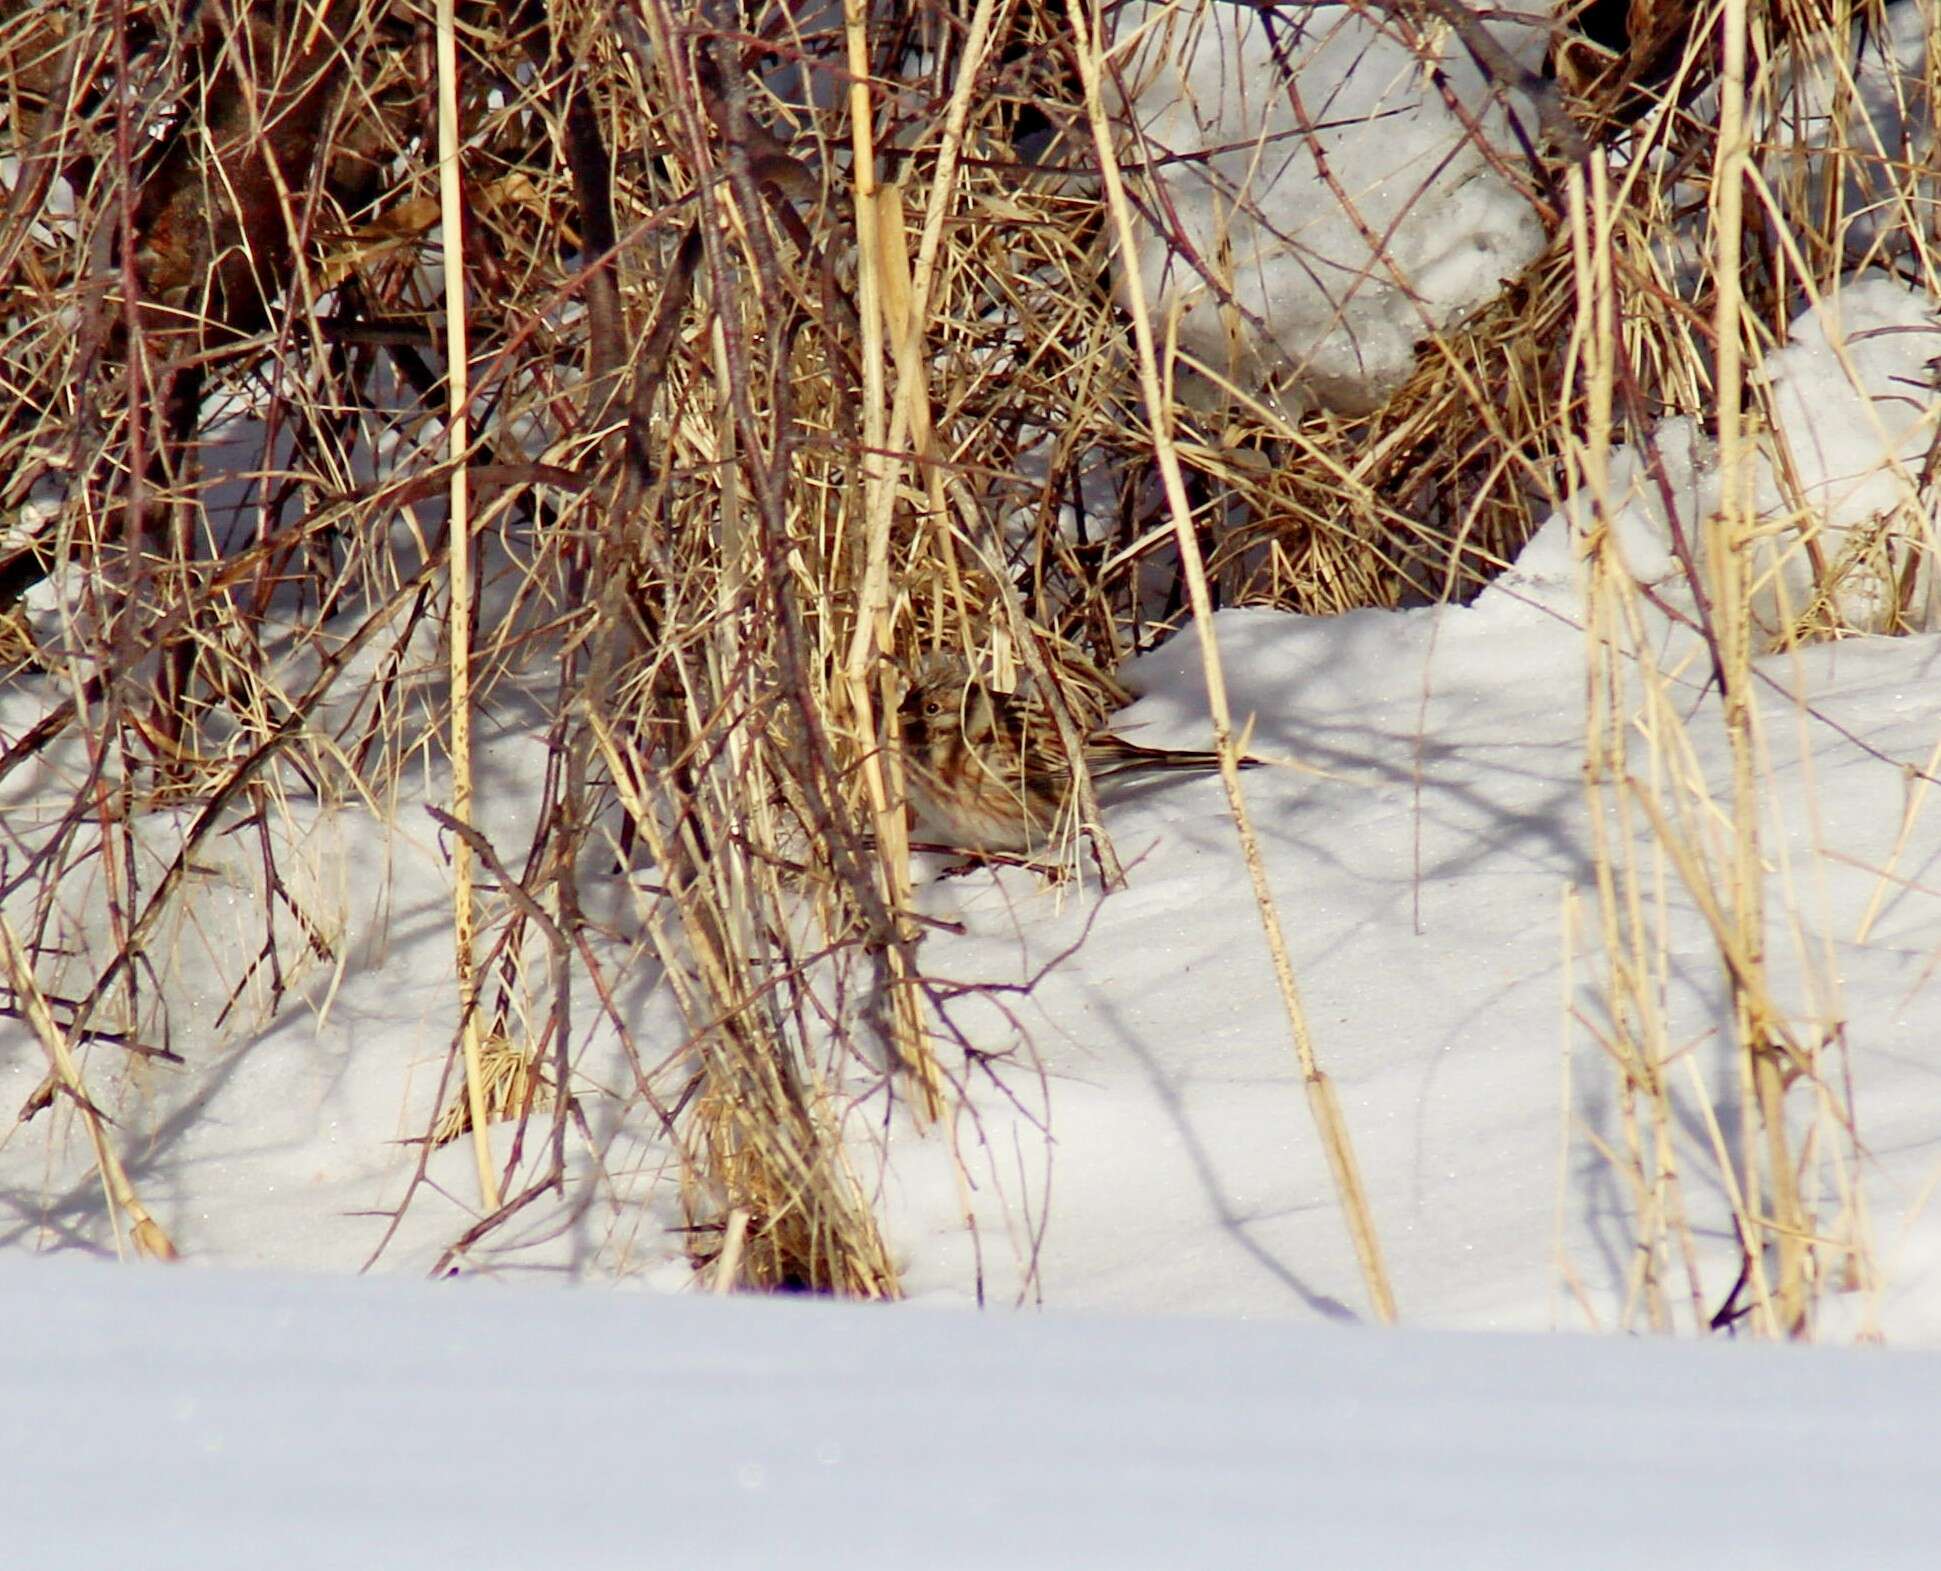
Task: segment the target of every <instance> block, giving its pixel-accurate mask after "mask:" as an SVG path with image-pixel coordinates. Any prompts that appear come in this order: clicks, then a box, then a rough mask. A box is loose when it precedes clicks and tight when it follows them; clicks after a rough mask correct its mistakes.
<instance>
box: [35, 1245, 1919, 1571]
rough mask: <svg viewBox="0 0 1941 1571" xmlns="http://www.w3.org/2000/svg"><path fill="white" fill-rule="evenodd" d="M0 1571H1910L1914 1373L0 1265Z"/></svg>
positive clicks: (1151, 1322) (1416, 1336)
mask: <svg viewBox="0 0 1941 1571" xmlns="http://www.w3.org/2000/svg"><path fill="white" fill-rule="evenodd" d="M0 1316H4V1318H5V1321H6V1324H7V1327H8V1333H7V1336H6V1338H5V1341H4V1343H0V1387H3V1388H4V1389H5V1391H6V1393H7V1402H6V1405H5V1409H4V1413H0V1433H3V1434H4V1436H5V1441H4V1445H5V1454H6V1458H7V1465H6V1483H5V1486H4V1489H5V1495H4V1497H5V1499H6V1501H7V1526H6V1558H7V1563H8V1564H9V1565H13V1566H20V1567H23V1568H29V1567H31V1568H32V1571H99V1568H101V1567H104V1566H128V1567H139V1568H141V1571H177V1568H181V1571H229V1568H232V1567H233V1568H237V1571H241V1568H251V1571H254V1568H257V1567H262V1566H275V1567H278V1568H279V1571H312V1568H314V1571H342V1568H344V1567H357V1568H360V1571H390V1568H393V1567H396V1568H405V1567H410V1568H414V1571H422V1568H427V1567H444V1566H474V1567H478V1568H480V1571H499V1568H514V1567H517V1568H521V1571H528V1568H534V1567H574V1568H585V1571H606V1568H619V1567H635V1566H639V1567H648V1566H656V1567H658V1566H690V1565H709V1566H726V1567H750V1568H755V1567H760V1568H768V1567H777V1566H786V1567H789V1568H792V1571H823V1568H828V1571H851V1568H854V1567H858V1566H911V1567H917V1566H921V1567H935V1568H940V1571H941V1568H954V1567H996V1566H1003V1567H1014V1568H1034V1567H1081V1566H1084V1567H1090V1566H1109V1567H1115V1568H1126V1567H1154V1568H1165V1571H1177V1568H1180V1567H1187V1566H1232V1567H1255V1566H1262V1567H1264V1566H1303V1565H1333V1566H1352V1567H1357V1568H1370V1571H1382V1568H1389V1567H1394V1568H1398V1571H1401V1568H1407V1571H1416V1568H1419V1567H1423V1566H1429V1565H1434V1566H1446V1567H1451V1568H1476V1571H1483V1568H1489V1571H1499V1568H1504V1567H1510V1566H1519V1567H1520V1566H1554V1567H1570V1568H1573V1571H1581V1568H1598V1567H1607V1566H1608V1567H1623V1568H1625V1571H1633V1568H1635V1567H1638V1566H1659V1567H1693V1568H1700V1567H1703V1568H1706V1571H1714V1568H1718V1567H1728V1566H1730V1567H1738V1566H1757V1567H1760V1568H1762V1571H1790V1568H1794V1567H1798V1568H1807V1567H1814V1568H1818V1567H1826V1566H1865V1567H1868V1568H1870V1571H1891V1568H1898V1567H1909V1568H1912V1567H1927V1566H1931V1565H1932V1564H1933V1563H1934V1545H1935V1543H1936V1542H1937V1541H1938V1540H1941V1489H1937V1488H1936V1487H1935V1485H1936V1472H1937V1466H1936V1462H1935V1457H1936V1455H1937V1454H1941V1358H1937V1357H1936V1356H1935V1355H1931V1354H1910V1353H1888V1354H1882V1353H1867V1352H1856V1351H1819V1352H1814V1353H1805V1352H1801V1351H1798V1350H1791V1349H1778V1348H1754V1347H1739V1348H1695V1347H1689V1346H1676V1345H1671V1344H1666V1343H1656V1344H1652V1343H1639V1342H1627V1341H1621V1340H1607V1341H1601V1342H1593V1341H1588V1340H1585V1339H1581V1338H1571V1339H1540V1338H1530V1337H1497V1336H1486V1337H1456V1336H1448V1335H1435V1334H1430V1333H1398V1334H1393V1335H1356V1334H1353V1333H1349V1332H1344V1331H1339V1330H1335V1329H1332V1328H1326V1327H1296V1326H1287V1325H1264V1324H1257V1323H1255V1324H1249V1323H1244V1322H1238V1321H1228V1322H1222V1321H1216V1320H1196V1319H1177V1320H1165V1319H1145V1320H1123V1319H1112V1318H1103V1317H1071V1318H1066V1317H1045V1318H1032V1319H1016V1318H1010V1317H1004V1318H995V1317H991V1316H983V1317H972V1316H969V1315H964V1314H959V1313H938V1314H921V1313H908V1312H903V1313H898V1312H894V1311H885V1310H881V1309H866V1308H858V1307H849V1306H839V1305H831V1304H811V1303H751V1302H747V1301H732V1300H730V1301H694V1300H681V1299H639V1298H631V1299H629V1298H616V1297H613V1296H611V1295H605V1294H601V1295H594V1294H585V1293H567V1294H561V1293H551V1294H536V1293H530V1292H522V1291H505V1290H501V1289H497V1288H491V1287H480V1286H444V1287H433V1286H427V1285H410V1284H404V1283H396V1282H387V1283H372V1282H341V1281H327V1280H316V1279H298V1278H290V1277H262V1276H254V1275H241V1274H237V1275H231V1274H227V1273H213V1272H207V1273H188V1272H175V1273H169V1274H166V1275H161V1274H157V1273H155V1272H152V1271H115V1270H113V1269H111V1268H106V1267H101V1266H87V1265H79V1264H71V1263H63V1262H50V1261H34V1262H29V1261H23V1260H18V1259H14V1260H4V1261H0Z"/></svg>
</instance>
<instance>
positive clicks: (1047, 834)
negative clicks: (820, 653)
mask: <svg viewBox="0 0 1941 1571" xmlns="http://www.w3.org/2000/svg"><path fill="white" fill-rule="evenodd" d="M899 718H900V721H901V725H902V732H903V774H904V783H905V785H906V786H907V787H908V790H909V793H910V800H911V802H912V803H913V804H914V806H915V807H916V810H917V816H918V818H919V819H920V820H921V821H922V823H923V825H924V826H925V827H926V828H927V829H928V830H929V831H930V832H931V833H933V834H935V835H937V836H938V837H940V838H941V839H943V840H944V841H946V842H948V843H949V844H951V845H954V846H958V847H961V848H962V849H964V850H966V851H992V852H1005V853H1010V854H1013V855H1021V856H1031V855H1035V854H1038V853H1040V852H1043V851H1045V850H1048V849H1049V848H1050V847H1051V846H1052V845H1053V843H1054V842H1055V841H1056V840H1057V838H1058V835H1059V833H1060V831H1061V829H1062V828H1063V827H1064V826H1063V825H1062V823H1061V820H1062V819H1063V818H1064V817H1065V816H1066V814H1067V812H1068V810H1069V803H1070V798H1071V791H1072V773H1071V768H1070V765H1069V764H1068V762H1067V761H1066V755H1065V750H1064V748H1063V746H1062V745H1061V744H1060V741H1059V736H1058V728H1057V726H1056V724H1055V723H1054V722H1053V720H1052V718H1051V716H1050V715H1049V714H1048V713H1046V712H1045V711H1044V709H1043V708H1042V706H1040V705H1037V704H1034V703H1032V702H1030V701H1029V700H1026V699H1023V698H1019V697H1017V696H1014V695H1007V694H1002V693H996V692H993V691H992V690H991V687H990V685H989V684H988V683H987V682H986V681H985V680H984V679H983V678H982V677H979V676H976V675H974V674H973V673H972V672H971V670H970V669H969V667H968V666H967V665H966V664H965V663H964V662H963V661H962V660H961V659H958V658H957V657H955V656H952V655H935V656H932V657H931V658H930V659H928V660H927V661H925V663H924V664H923V666H922V667H921V668H920V669H919V670H918V672H917V676H916V680H915V681H914V682H913V683H912V684H911V686H910V690H909V692H908V693H907V694H906V695H905V696H904V700H903V704H902V707H901V710H900V712H899ZM1085 762H1086V765H1087V768H1088V769H1089V770H1090V772H1091V774H1092V776H1093V778H1094V779H1099V778H1102V777H1106V776H1117V775H1120V774H1124V773H1128V772H1131V771H1135V770H1148V769H1199V770H1206V769H1217V768H1218V767H1219V760H1218V758H1217V757H1216V756H1215V755H1214V754H1212V753H1186V752H1168V751H1165V750H1163V749H1159V748H1147V747H1140V746H1138V745H1137V744H1135V743H1132V742H1128V741H1126V740H1124V739H1123V738H1121V737H1116V736H1111V735H1109V734H1107V733H1104V732H1101V731H1093V732H1092V733H1091V734H1090V735H1089V736H1088V737H1087V738H1086V741H1085Z"/></svg>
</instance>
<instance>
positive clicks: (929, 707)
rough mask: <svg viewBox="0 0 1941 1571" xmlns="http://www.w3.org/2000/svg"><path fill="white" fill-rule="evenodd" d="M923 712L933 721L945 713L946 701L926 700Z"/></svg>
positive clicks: (939, 699) (937, 699) (938, 699)
mask: <svg viewBox="0 0 1941 1571" xmlns="http://www.w3.org/2000/svg"><path fill="white" fill-rule="evenodd" d="M923 712H924V713H925V714H926V715H928V716H929V717H930V718H931V719H933V720H934V719H936V718H937V716H939V715H941V714H942V713H943V712H944V701H943V700H942V699H941V698H926V699H925V700H924V702H923Z"/></svg>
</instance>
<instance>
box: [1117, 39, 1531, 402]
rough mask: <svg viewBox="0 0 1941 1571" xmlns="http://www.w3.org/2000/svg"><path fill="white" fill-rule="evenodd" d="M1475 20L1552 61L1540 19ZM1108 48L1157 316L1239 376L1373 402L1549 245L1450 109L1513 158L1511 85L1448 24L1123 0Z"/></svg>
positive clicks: (1283, 393)
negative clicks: (1431, 33) (1437, 29)
mask: <svg viewBox="0 0 1941 1571" xmlns="http://www.w3.org/2000/svg"><path fill="white" fill-rule="evenodd" d="M1479 26H1481V27H1482V28H1483V29H1484V30H1485V31H1487V32H1488V33H1489V34H1490V35H1491V36H1492V37H1493V38H1494V39H1495V41H1496V42H1497V43H1498V44H1499V45H1500V46H1502V47H1503V48H1504V49H1505V50H1506V51H1507V53H1508V54H1509V55H1510V56H1512V57H1513V58H1517V59H1519V60H1520V61H1521V62H1522V63H1523V64H1524V65H1525V66H1531V65H1534V64H1535V63H1536V62H1537V61H1539V60H1540V59H1541V58H1542V54H1543V49H1544V45H1545V42H1546V39H1547V36H1548V34H1547V19H1545V18H1541V17H1536V16H1531V17H1515V16H1509V15H1507V14H1499V15H1498V16H1497V17H1496V18H1495V19H1492V20H1490V21H1487V22H1482V23H1479ZM1113 43H1114V47H1115V49H1116V51H1117V55H1118V58H1117V65H1118V75H1117V76H1116V77H1115V78H1114V79H1113V83H1114V88H1115V94H1114V98H1113V103H1114V106H1115V108H1117V110H1118V111H1119V113H1120V115H1121V117H1122V118H1123V119H1124V120H1125V121H1126V122H1127V123H1129V124H1130V125H1131V126H1132V127H1134V128H1135V135H1134V136H1133V137H1132V138H1131V140H1130V142H1129V145H1128V150H1127V151H1124V152H1122V153H1121V158H1122V159H1123V160H1124V162H1125V164H1126V167H1127V168H1128V169H1129V170H1132V171H1135V172H1139V171H1147V172H1149V174H1150V177H1151V180H1152V183H1153V185H1154V187H1155V188H1156V190H1157V192H1158V195H1157V197H1156V198H1155V199H1154V200H1153V201H1152V202H1151V203H1150V204H1147V205H1144V206H1142V207H1141V209H1140V215H1139V219H1138V222H1137V223H1136V225H1135V229H1136V232H1137V233H1138V235H1139V258H1138V261H1139V274H1140V277H1141V279H1142V280H1143V281H1144V283H1145V287H1146V289H1147V290H1148V292H1149V294H1150V296H1151V298H1150V300H1149V304H1150V305H1151V306H1152V307H1153V308H1154V313H1153V314H1154V320H1155V321H1158V322H1162V323H1163V322H1165V321H1167V319H1168V317H1169V315H1170V313H1171V312H1172V311H1173V310H1174V309H1175V308H1177V310H1178V311H1179V317H1178V334H1179V345H1180V348H1181V349H1182V350H1184V351H1185V352H1186V354H1187V355H1189V356H1190V357H1192V358H1193V359H1195V360H1197V361H1198V362H1199V363H1200V364H1201V365H1202V366H1204V367H1205V368H1207V370H1208V371H1210V372H1211V373H1212V375H1213V377H1215V378H1219V379H1224V380H1225V381H1227V382H1229V383H1231V384H1232V385H1234V386H1236V387H1238V388H1239V389H1240V390H1241V391H1242V392H1244V393H1247V394H1250V395H1252V394H1258V393H1260V392H1262V391H1271V392H1272V393H1273V394H1274V395H1275V396H1277V397H1278V398H1280V399H1281V401H1282V402H1284V403H1285V405H1286V406H1287V407H1288V408H1289V409H1290V410H1298V409H1301V408H1305V407H1306V406H1307V405H1308V404H1310V403H1318V404H1320V405H1322V406H1324V407H1326V408H1330V409H1340V410H1347V411H1351V412H1360V411H1365V410H1369V409H1374V408H1377V407H1379V406H1380V405H1381V404H1382V403H1383V402H1384V401H1385V400H1386V399H1387V398H1388V396H1389V395H1390V394H1391V393H1393V392H1394V391H1395V390H1396V388H1398V387H1400V386H1401V384H1402V383H1403V382H1404V381H1405V380H1406V379H1407V377H1408V375H1409V373H1410V371H1412V370H1413V369H1414V366H1415V358H1416V345H1417V344H1418V343H1419V342H1420V341H1421V340H1423V339H1426V338H1428V337H1430V336H1432V335H1433V334H1435V333H1436V332H1438V331H1440V330H1441V329H1443V328H1445V327H1447V326H1448V325H1450V324H1451V323H1453V322H1456V321H1458V320H1459V319H1460V318H1462V317H1463V316H1464V315H1466V314H1467V313H1468V312H1470V311H1472V310H1474V309H1475V308H1476V307H1478V306H1480V305H1482V304H1483V303H1485V302H1486V301H1488V300H1490V299H1493V298H1494V297H1495V296H1496V295H1497V294H1498V293H1499V292H1500V290H1501V289H1502V286H1503V284H1504V282H1505V281H1506V280H1508V279H1511V278H1514V277H1515V276H1516V275H1517V274H1518V273H1520V272H1521V271H1522V270H1523V269H1524V267H1526V266H1527V265H1528V264H1529V263H1530V262H1532V261H1534V260H1535V259H1536V257H1537V254H1538V253H1539V252H1540V251H1541V250H1542V249H1543V244H1544V234H1543V227H1542V225H1541V224H1540V223H1539V222H1538V220H1537V217H1536V214H1535V212H1534V210H1533V209H1532V207H1531V205H1530V203H1529V201H1528V200H1526V198H1525V197H1524V196H1523V195H1522V194H1520V193H1519V192H1517V191H1516V190H1515V188H1514V187H1513V186H1512V185H1511V183H1510V182H1509V181H1508V180H1507V179H1505V178H1504V177H1503V175H1502V174H1501V173H1499V172H1498V170H1497V169H1495V168H1494V167H1492V165H1491V163H1490V162H1489V161H1488V159H1486V157H1485V156H1484V154H1483V153H1482V152H1481V151H1480V150H1479V149H1478V147H1477V145H1476V143H1475V141H1474V139H1473V137H1472V135H1471V132H1470V127H1469V126H1466V125H1465V124H1464V121H1463V119H1462V118H1459V117H1458V115H1457V114H1456V113H1455V112H1454V111H1453V110H1452V109H1451V108H1450V103H1451V102H1453V103H1455V104H1457V105H1459V106H1460V108H1461V112H1462V115H1463V116H1465V117H1467V118H1468V120H1469V121H1470V122H1471V124H1472V125H1473V126H1474V127H1476V128H1477V130H1479V131H1480V132H1481V134H1482V135H1483V136H1484V137H1485V138H1487V140H1488V142H1489V144H1490V145H1491V146H1493V147H1496V148H1500V149H1504V150H1505V151H1506V152H1507V153H1509V155H1510V157H1511V159H1512V160H1513V161H1514V159H1515V158H1516V153H1515V148H1516V144H1515V142H1514V140H1513V139H1512V137H1511V135H1510V132H1509V129H1508V123H1507V120H1506V117H1505V114H1504V111H1503V107H1502V102H1501V99H1500V97H1499V96H1498V95H1497V94H1496V93H1494V92H1493V91H1492V89H1491V86H1490V84H1489V83H1488V81H1487V80H1486V79H1485V78H1484V76H1483V74H1482V73H1481V72H1480V71H1478V69H1477V68H1476V65H1475V63H1474V62H1473V61H1472V60H1471V59H1470V57H1469V55H1468V53H1467V52H1466V50H1465V49H1464V48H1463V46H1462V44H1461V43H1460V42H1458V41H1457V40H1456V39H1455V38H1454V37H1453V35H1452V36H1450V37H1447V38H1444V39H1442V40H1441V41H1440V42H1439V43H1437V42H1434V41H1430V40H1427V39H1421V38H1417V37H1416V36H1415V34H1414V33H1413V32H1412V31H1411V30H1409V29H1405V28H1404V27H1402V26H1401V25H1399V24H1398V23H1397V22H1396V21H1394V20H1393V19H1389V18H1386V17H1381V18H1378V17H1377V16H1376V15H1375V13H1374V12H1373V11H1363V10H1358V9H1353V8H1346V7H1343V8H1338V9H1325V8H1317V9H1314V10H1311V11H1309V12H1306V13H1301V14H1298V15H1297V14H1296V13H1294V12H1290V13H1288V14H1286V15H1283V16H1282V17H1280V18H1279V19H1278V20H1277V21H1275V22H1273V23H1271V24H1270V23H1269V22H1267V21H1265V20H1263V18H1262V16H1261V15H1260V14H1259V13H1257V12H1255V11H1253V10H1252V9H1250V8H1248V7H1244V6H1237V5H1220V4H1207V5H1201V6H1175V5H1161V4H1129V5H1125V6H1122V7H1119V8H1118V9H1117V10H1116V11H1115V13H1114V21H1113ZM1425 61H1428V62H1433V63H1434V65H1435V67H1436V72H1437V75H1438V77H1439V79H1440V84H1441V85H1438V84H1437V83H1435V82H1432V81H1431V80H1430V73H1429V70H1428V69H1427V68H1426V66H1425ZM1445 93H1446V94H1447V99H1445V97H1444V94H1445ZM1526 118H1527V117H1526ZM1155 213H1159V214H1164V215H1165V223H1164V226H1163V228H1162V227H1161V226H1159V223H1158V219H1157V218H1156V217H1155V216H1154V215H1155ZM1377 243H1378V245H1379V255H1378V254H1377ZM1184 258H1196V259H1198V261H1197V265H1194V264H1190V263H1189V262H1187V261H1185V260H1183V259H1184ZM1202 270H1204V271H1202ZM1123 287H1124V286H1123V285H1122V292H1123ZM1182 385H1183V387H1185V388H1186V389H1187V390H1188V396H1197V397H1201V398H1209V397H1214V396H1215V395H1214V394H1213V393H1212V392H1211V386H1212V385H1213V384H1208V383H1204V382H1195V381H1194V380H1193V379H1192V378H1185V379H1183V381H1182Z"/></svg>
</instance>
